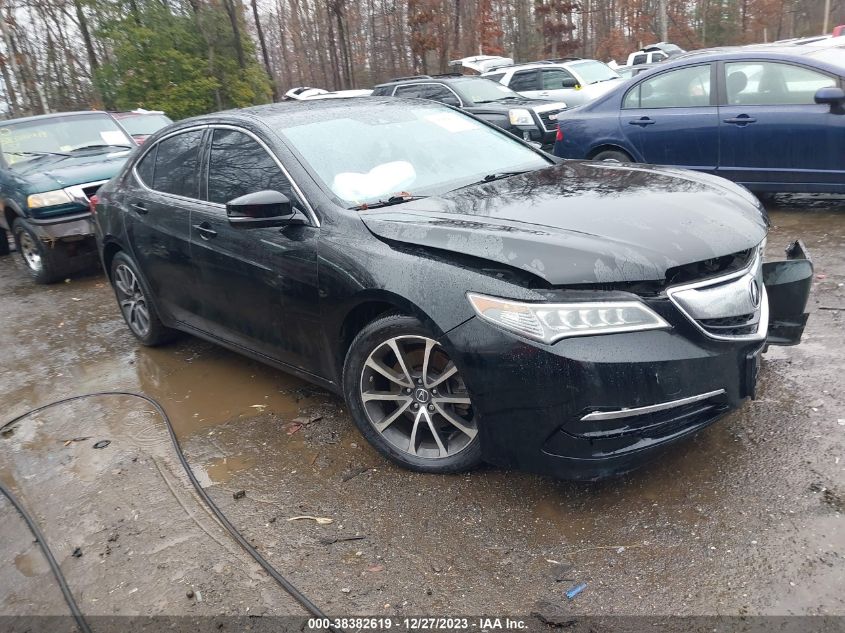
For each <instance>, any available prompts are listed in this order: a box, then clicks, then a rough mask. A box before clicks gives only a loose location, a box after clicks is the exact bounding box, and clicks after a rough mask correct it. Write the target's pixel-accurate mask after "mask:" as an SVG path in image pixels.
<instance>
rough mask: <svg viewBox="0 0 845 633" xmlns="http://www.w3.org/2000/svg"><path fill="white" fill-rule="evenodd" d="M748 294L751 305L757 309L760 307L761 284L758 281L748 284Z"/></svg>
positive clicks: (753, 280)
mask: <svg viewBox="0 0 845 633" xmlns="http://www.w3.org/2000/svg"><path fill="white" fill-rule="evenodd" d="M748 294H749V296H750V297H751V305H753V306H754V307H755V308H757V307H759V305H760V284H758V283H757V280H756V279H752V280H751V281H750V283H749V284H748Z"/></svg>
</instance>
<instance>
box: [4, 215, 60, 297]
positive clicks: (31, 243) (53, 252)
mask: <svg viewBox="0 0 845 633" xmlns="http://www.w3.org/2000/svg"><path fill="white" fill-rule="evenodd" d="M12 234H13V235H14V237H15V247H16V248H17V249H18V253H20V255H21V260H23V263H24V266H26V269H27V270H28V271H29V274H30V275H31V276H32V280H33V281H34V282H35V283H37V284H51V283H54V282H56V281H59V280H60V279H63V278H64V276H65V273H66V272H67V268H68V257H67V253H66V252H65V249H64V246H63V245H62V243H61V242H55V243H53V244H47V243H45V242H44V241H43V240H42V239H41V238H40V237H38V235H37V234H36V233H35V231H33V230H32V227H31V226H30V225H29V224H28V223H27V222H26V220H24V219H23V218H15V221H14V222H13V223H12Z"/></svg>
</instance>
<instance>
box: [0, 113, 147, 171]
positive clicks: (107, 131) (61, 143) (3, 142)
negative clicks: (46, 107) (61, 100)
mask: <svg viewBox="0 0 845 633" xmlns="http://www.w3.org/2000/svg"><path fill="white" fill-rule="evenodd" d="M114 145H126V146H132V147H134V145H135V144H134V143H133V142H132V140H131V139H129V138H127V137H126V134H125V133H124V132H123V130H121V129H120V127H118V125H117V123H115V122H114V119H112V118H111V117H110V116H109V115H107V114H102V115H99V114H77V115H73V114H69V115H65V116H57V117H49V118H43V119H41V118H39V119H33V120H31V121H24V122H21V123H15V122H14V121H9V122H6V123H3V124H2V126H0V149H2V152H3V157H4V158H5V159H6V163H7V164H9V165H14V164H15V163H21V162H24V161H29V160H34V159H36V158H38V157H39V156H43V155H44V154H66V153H68V152H72V151H74V150H77V149H80V148H83V147H88V146H97V148H98V149H99V150H100V151H104V152H105V151H109V149H110V148H112V146H114Z"/></svg>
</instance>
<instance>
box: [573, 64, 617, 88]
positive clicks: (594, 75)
mask: <svg viewBox="0 0 845 633" xmlns="http://www.w3.org/2000/svg"><path fill="white" fill-rule="evenodd" d="M567 68H569V69H571V70H572V71H574V72H575V74H577V75H578V76H579V77H581V82H582V83H584V84H587V85H589V84H595V83H598V82H600V81H608V80H610V79H619V74H618V73H617V72H616V71H615V70H613V69H612V68H611V67H610V66H608V65H607V64H603V63H601V62H597V61H595V60H592V59H591V60H587V61H583V62H575V63H574V64H568V65H567Z"/></svg>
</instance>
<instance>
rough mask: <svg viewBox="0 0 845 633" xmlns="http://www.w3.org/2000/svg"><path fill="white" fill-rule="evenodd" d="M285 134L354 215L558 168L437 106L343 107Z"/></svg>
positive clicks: (497, 133) (502, 135)
mask: <svg viewBox="0 0 845 633" xmlns="http://www.w3.org/2000/svg"><path fill="white" fill-rule="evenodd" d="M482 81H485V82H486V80H482ZM487 83H489V84H490V85H491V86H495V84H493V83H492V82H487ZM281 132H282V134H283V136H284V137H285V138H286V139H287V140H288V142H289V143H290V144H291V145H292V146H293V147H294V148H295V149H296V150H297V151H298V152H299V153H300V154H301V155H302V156H303V157H304V158H305V160H306V161H307V162H308V163H309V165H310V166H311V168H312V169H313V170H314V171H315V172H316V173H317V175H318V176H319V178H320V179H321V180H322V181H323V183H324V185H325V187H326V188H327V189H328V190H330V191H331V192H333V193H334V195H335V196H337V197H338V198H340V199H341V200H342V201H344V203H345V206H349V207H350V208H351V207H357V206H360V205H364V204H372V203H376V202H378V201H380V200H387V199H388V198H390V197H391V196H395V195H399V194H403V195H412V196H430V195H440V194H443V193H446V192H447V191H451V190H453V189H457V188H459V187H463V186H466V185H468V184H470V183H473V182H478V181H479V180H482V179H483V178H484V177H485V176H487V175H491V174H500V173H504V172H512V171H526V170H535V169H540V168H543V167H547V166H549V165H550V164H552V162H551V161H550V160H547V159H545V158H543V157H542V156H541V155H539V154H538V153H537V152H535V151H533V150H532V149H531V148H529V147H526V146H525V145H523V144H522V143H520V142H518V141H516V140H514V139H512V138H511V137H509V136H508V135H507V134H505V133H504V132H500V131H498V130H496V129H492V128H490V127H488V126H486V125H484V124H483V123H480V122H478V121H476V120H475V119H473V118H472V117H469V116H466V115H464V114H461V113H460V112H455V111H453V110H450V109H448V108H445V107H443V106H439V105H435V104H432V105H431V106H414V107H409V106H408V104H407V103H401V104H400V103H397V106H396V107H384V108H378V109H367V108H343V109H338V110H337V111H336V112H332V113H331V114H330V115H328V116H327V115H326V114H325V113H324V116H322V117H320V120H319V121H314V122H308V123H305V124H303V125H293V126H291V127H287V128H284V129H283V130H281ZM326 148H331V151H326Z"/></svg>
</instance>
